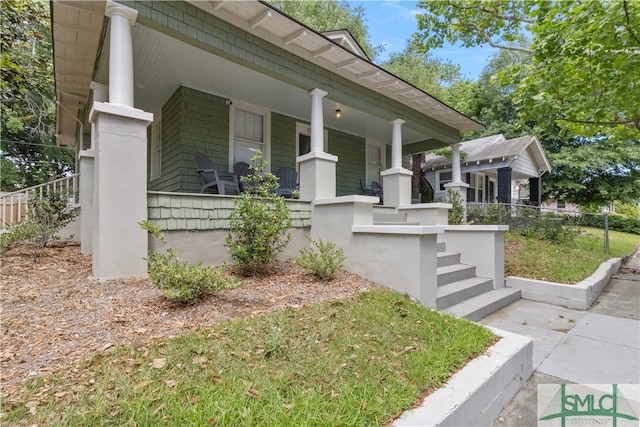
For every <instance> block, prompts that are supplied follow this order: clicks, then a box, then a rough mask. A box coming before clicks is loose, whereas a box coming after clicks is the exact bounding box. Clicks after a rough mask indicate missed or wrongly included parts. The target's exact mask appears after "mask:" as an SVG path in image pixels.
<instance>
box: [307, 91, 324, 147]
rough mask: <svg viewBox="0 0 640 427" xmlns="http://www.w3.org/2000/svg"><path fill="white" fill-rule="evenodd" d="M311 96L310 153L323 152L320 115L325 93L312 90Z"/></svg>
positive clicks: (322, 119)
mask: <svg viewBox="0 0 640 427" xmlns="http://www.w3.org/2000/svg"><path fill="white" fill-rule="evenodd" d="M309 95H310V96H311V151H324V116H323V113H322V98H324V97H325V96H327V92H325V91H324V90H322V89H317V88H316V89H313V90H312V91H310V92H309Z"/></svg>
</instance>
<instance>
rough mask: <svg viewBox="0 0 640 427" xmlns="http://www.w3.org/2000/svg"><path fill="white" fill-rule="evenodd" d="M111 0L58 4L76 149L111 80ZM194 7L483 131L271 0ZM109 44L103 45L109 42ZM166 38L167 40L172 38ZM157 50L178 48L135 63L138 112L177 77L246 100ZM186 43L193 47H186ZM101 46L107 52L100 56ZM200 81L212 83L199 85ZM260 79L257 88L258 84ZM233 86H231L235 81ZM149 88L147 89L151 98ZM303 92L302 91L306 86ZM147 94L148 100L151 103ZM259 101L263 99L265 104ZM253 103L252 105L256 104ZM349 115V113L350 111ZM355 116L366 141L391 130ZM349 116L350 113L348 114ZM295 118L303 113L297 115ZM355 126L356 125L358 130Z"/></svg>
mask: <svg viewBox="0 0 640 427" xmlns="http://www.w3.org/2000/svg"><path fill="white" fill-rule="evenodd" d="M105 3H106V1H104V0H97V1H64V0H52V1H51V22H52V35H53V50H54V73H55V81H56V92H57V118H56V120H57V128H56V132H57V134H56V136H57V143H58V144H64V145H75V144H76V140H77V139H78V138H77V130H78V121H79V119H82V118H81V117H80V114H81V113H82V110H83V109H85V108H86V105H87V103H88V102H89V100H90V85H91V82H92V81H93V80H95V81H97V82H101V83H104V84H107V83H108V76H106V75H105V74H104V73H105V71H106V69H107V68H108V67H106V66H105V64H104V63H102V64H100V63H97V60H98V59H99V58H100V59H101V60H102V61H105V58H108V43H109V40H108V39H109V37H108V36H107V37H104V32H105V31H106V30H107V28H108V25H105V23H106V24H108V20H106V18H105V16H104V10H105ZM189 3H191V4H192V5H193V6H195V7H198V8H200V9H202V10H204V11H206V12H207V13H211V14H213V15H215V16H217V17H219V18H220V19H223V20H225V21H227V22H229V23H230V24H232V25H234V26H236V27H239V28H241V29H243V30H245V31H247V32H249V33H252V34H254V35H256V36H257V37H260V38H262V39H264V40H266V41H267V42H270V43H272V44H274V45H276V46H278V47H280V48H282V49H284V50H286V51H288V52H291V53H292V54H294V55H296V56H298V57H301V58H303V59H305V60H307V61H310V62H312V63H314V64H316V65H318V66H320V67H323V68H325V69H327V70H329V71H331V72H332V73H335V74H337V75H340V76H342V77H344V78H345V79H348V80H349V81H351V82H353V83H354V84H357V85H360V86H363V87H366V88H368V89H370V90H372V91H374V92H377V93H379V94H382V95H383V96H385V97H386V98H388V99H391V100H395V101H397V102H400V103H402V104H404V105H406V106H408V107H409V108H411V109H413V110H415V111H417V112H419V113H421V114H424V115H426V116H428V117H430V118H432V119H434V120H436V121H437V122H440V123H442V124H444V125H445V126H446V127H448V128H450V129H455V130H456V131H457V132H458V133H460V134H461V133H464V132H467V131H470V130H477V129H481V128H482V125H481V124H479V123H477V122H475V121H474V120H472V119H470V118H468V117H466V116H464V115H463V114H461V113H459V112H458V111H456V110H454V109H453V108H451V107H449V106H447V105H445V104H444V103H442V102H440V101H439V100H437V99H436V98H434V97H432V96H431V95H429V94H427V93H426V92H424V91H422V90H420V89H418V88H416V87H415V86H413V85H411V84H409V83H408V82H405V81H404V80H402V79H400V78H398V77H397V76H395V75H393V74H391V73H389V72H387V71H385V70H384V69H382V68H380V67H378V66H377V65H375V64H373V63H371V62H370V61H369V60H368V59H367V58H366V57H363V56H361V55H358V54H356V53H354V51H352V50H350V48H347V47H344V46H342V45H341V44H340V40H337V41H336V40H332V39H331V38H330V37H327V36H325V35H323V34H321V33H319V32H316V31H315V30H313V29H311V28H309V27H307V26H305V25H304V24H302V23H300V22H298V21H296V20H295V19H293V18H291V17H289V16H287V15H285V14H283V13H282V12H280V11H278V10H277V9H274V8H273V7H271V6H270V5H268V4H266V3H263V2H260V1H218V2H216V1H207V2H203V1H190V2H189ZM150 31H152V30H150V29H148V28H144V27H143V26H141V25H136V26H134V44H135V43H138V42H139V41H138V39H137V38H138V37H140V38H144V37H148V36H149V32H150ZM162 36H163V35H162V34H159V33H158V37H157V38H158V40H159V39H161V38H162ZM165 37H166V36H165ZM103 40H104V45H103V44H102V43H103ZM162 40H164V41H166V38H165V39H162ZM174 42H175V43H178V42H179V41H178V40H172V43H174ZM156 45H160V46H161V47H160V48H162V49H164V50H165V53H166V50H168V49H172V50H171V52H173V54H174V56H173V57H171V58H163V60H165V64H167V65H169V66H170V68H168V69H163V68H162V64H157V66H156V68H155V69H153V68H151V69H149V68H143V69H141V68H140V67H142V66H143V65H141V62H142V61H140V60H136V61H134V66H135V67H136V71H135V72H136V76H135V78H136V88H135V89H136V94H135V99H136V107H137V108H144V109H148V111H152V112H155V111H157V110H156V109H157V108H159V106H158V105H160V107H161V105H162V104H159V102H160V101H166V99H167V97H166V94H165V98H164V99H163V100H160V98H159V95H153V94H149V93H150V92H153V91H155V90H156V87H158V86H156V85H158V84H162V83H165V86H167V87H168V86H169V85H168V84H167V83H166V82H164V81H160V79H165V80H166V79H173V80H172V83H175V84H184V85H187V86H190V87H193V88H194V89H199V90H203V91H209V92H211V93H214V94H218V95H222V96H228V97H234V96H238V97H240V96H241V95H242V93H241V92H239V93H240V94H239V95H238V94H236V93H227V94H225V93H224V90H222V89H220V88H224V87H225V86H224V85H223V84H220V83H218V84H219V86H218V89H216V88H215V87H213V90H210V89H211V87H212V86H211V85H209V87H206V84H205V83H207V82H206V78H207V77H203V73H202V72H198V73H195V75H194V76H192V81H191V82H187V83H185V82H184V81H178V80H179V79H182V78H183V76H182V75H181V74H182V73H183V72H184V71H183V70H184V69H185V68H187V67H185V66H184V65H185V62H180V61H183V60H184V58H185V55H186V54H185V53H182V54H181V53H179V51H180V48H179V47H178V48H176V46H173V47H169V48H166V47H167V46H168V45H167V43H164V42H163V43H156ZM182 46H188V45H186V44H183V45H182ZM188 47H189V49H195V48H194V47H193V46H188ZM101 49H103V50H104V51H105V53H107V54H105V55H101V54H100V51H101ZM356 51H357V50H356ZM185 52H186V49H185ZM192 56H194V57H203V54H202V51H199V54H196V55H192ZM213 60H215V61H218V62H216V64H215V65H216V66H223V67H226V68H223V69H224V70H227V71H230V72H231V75H238V73H239V72H240V73H243V74H242V75H244V76H245V77H248V78H247V80H246V81H248V82H252V83H251V84H253V85H254V88H255V87H257V86H258V85H259V84H261V83H265V82H266V83H268V84H269V85H270V86H271V87H282V89H283V90H285V89H287V90H289V91H292V90H293V89H292V88H291V87H289V88H285V87H283V85H284V82H280V81H274V80H273V79H271V78H268V77H267V76H264V75H259V73H257V72H255V71H252V70H248V69H242V70H241V69H240V66H239V65H238V64H231V63H230V61H227V60H223V59H222V58H217V57H216V58H208V59H206V61H213ZM189 61H196V59H189ZM225 61H226V62H225ZM176 64H178V65H176ZM213 69H215V68H213ZM250 72H253V74H252V75H251V76H248V74H247V73H250ZM176 75H177V76H176ZM188 77H189V76H184V78H185V79H186V80H188ZM249 77H250V78H249ZM196 79H205V80H203V81H202V82H201V81H198V82H195V80H196ZM269 79H271V80H269ZM254 81H255V82H257V83H253V82H254ZM258 82H259V83H258ZM227 83H228V82H227ZM245 86H246V85H245ZM226 87H227V88H231V86H230V85H228V84H227V86H226ZM236 88H237V86H236ZM145 89H146V92H147V94H146V95H145ZM309 89H310V88H309ZM167 90H169V89H167ZM173 90H175V89H173ZM245 90H246V89H245ZM297 90H298V91H300V90H299V89H297ZM258 92H259V91H255V90H254V91H252V94H255V96H256V99H255V101H256V102H260V101H261V100H262V99H264V98H265V97H267V96H271V99H272V102H274V104H275V106H274V111H279V112H282V113H284V114H288V113H290V112H291V111H302V110H301V109H300V106H299V104H295V102H293V101H292V100H293V97H289V98H286V97H284V96H282V99H279V100H276V101H274V100H273V99H274V97H273V95H272V94H269V93H266V92H265V93H263V95H260V94H259V93H258ZM145 96H146V97H147V98H145ZM153 96H156V98H155V99H152V98H153ZM260 96H262V99H261V98H260ZM297 99H298V102H299V103H301V102H303V101H302V100H303V99H304V100H305V101H304V102H306V103H307V104H306V105H308V101H306V99H308V98H305V97H304V96H302V95H298V98H297ZM138 100H140V105H138ZM247 100H248V101H251V99H247ZM285 100H286V101H289V102H292V106H284V105H277V104H278V103H280V104H282V103H283V102H284V101H285ZM326 104H330V103H326ZM335 109H336V106H335V103H331V104H330V105H327V107H325V117H326V119H325V124H326V125H327V126H329V127H335V128H336V129H341V126H344V124H345V123H347V120H343V122H342V123H340V122H335V121H334V122H333V123H332V120H335V117H328V120H327V113H329V114H330V113H331V112H335ZM343 112H345V108H343ZM346 112H347V113H349V111H348V109H347V111H346ZM350 113H351V116H350V120H352V124H354V123H355V124H357V125H358V126H360V128H361V129H362V128H367V127H368V128H370V129H368V132H369V135H365V134H363V133H362V132H360V133H355V134H356V135H361V136H365V137H369V136H370V135H376V134H377V135H383V133H381V132H380V129H383V126H386V125H385V124H384V123H387V122H385V119H383V118H380V117H372V116H370V115H367V114H363V112H360V111H351V112H350ZM344 115H345V116H346V114H344ZM293 117H297V116H295V115H293ZM345 119H346V117H345ZM372 119H375V120H372ZM374 121H375V125H374ZM355 124H354V125H353V126H355ZM407 125H408V124H407ZM405 128H406V132H405V131H403V142H404V143H405V144H407V143H416V142H420V141H427V140H430V139H431V138H433V135H428V134H421V133H420V132H415V131H413V130H411V129H410V127H409V126H405ZM342 129H343V130H345V131H347V132H349V131H352V130H353V129H350V128H349V127H348V126H344V127H342ZM405 133H406V137H405ZM385 138H386V137H385ZM442 141H445V142H446V143H452V142H454V141H453V139H448V140H447V139H445V140H441V141H440V142H438V141H437V139H436V140H435V143H434V146H438V144H440V145H441V146H442V145H443V143H442ZM455 142H457V141H455Z"/></svg>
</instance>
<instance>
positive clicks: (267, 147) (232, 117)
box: [228, 100, 271, 172]
mask: <svg viewBox="0 0 640 427" xmlns="http://www.w3.org/2000/svg"><path fill="white" fill-rule="evenodd" d="M228 104H229V172H233V165H235V163H236V160H235V140H236V136H235V133H236V110H238V109H239V110H243V111H247V112H249V113H253V114H258V115H261V116H262V147H263V150H262V158H263V160H265V161H266V162H267V164H266V166H265V172H270V164H271V110H269V109H268V108H264V107H260V106H258V105H254V104H250V103H248V102H244V101H238V100H230V101H228Z"/></svg>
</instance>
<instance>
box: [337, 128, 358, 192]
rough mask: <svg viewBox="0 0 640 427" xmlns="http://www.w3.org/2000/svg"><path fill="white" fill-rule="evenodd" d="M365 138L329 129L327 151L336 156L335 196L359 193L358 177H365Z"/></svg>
mask: <svg viewBox="0 0 640 427" xmlns="http://www.w3.org/2000/svg"><path fill="white" fill-rule="evenodd" d="M365 150H366V140H365V139H364V138H360V137H358V136H354V135H349V134H347V133H344V132H339V131H337V130H333V129H329V150H328V151H329V153H331V154H333V155H335V156H338V164H337V165H336V196H346V195H350V194H361V193H362V190H361V188H360V179H362V180H364V179H365V175H366V173H365V171H366V169H365V167H366V166H365Z"/></svg>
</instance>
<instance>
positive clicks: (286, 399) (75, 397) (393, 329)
mask: <svg viewBox="0 0 640 427" xmlns="http://www.w3.org/2000/svg"><path fill="white" fill-rule="evenodd" d="M495 340H496V337H495V336H494V335H493V334H492V333H491V332H490V331H489V330H488V329H485V328H484V327H482V326H479V325H476V324H474V323H472V322H469V321H466V320H460V319H456V318H454V317H451V316H449V315H445V314H442V313H440V312H434V311H431V310H429V309H426V308H424V307H423V306H421V305H420V304H418V303H414V302H412V301H410V300H409V299H408V298H406V297H405V296H402V295H399V294H397V293H395V292H390V291H375V292H366V293H363V294H361V295H359V296H357V297H354V298H352V299H348V300H339V301H333V302H327V303H321V304H315V305H311V306H308V307H305V308H302V309H299V310H292V309H287V310H284V311H281V312H277V313H273V314H269V315H265V316H259V317H252V318H246V319H241V320H236V321H229V322H224V323H220V324H217V325H216V326H214V327H212V328H211V329H205V330H200V331H197V332H194V333H189V334H186V335H183V336H180V337H176V338H172V339H162V340H157V341H155V342H154V343H152V344H151V345H150V346H148V347H118V348H116V349H115V350H113V351H110V352H107V353H104V354H100V355H97V356H95V357H94V359H93V360H92V361H91V362H90V363H87V364H86V365H85V366H82V367H78V368H77V369H70V370H67V371H65V372H62V373H59V374H56V375H55V376H52V377H49V378H45V379H35V380H33V381H31V382H29V383H28V384H27V386H26V387H25V388H24V389H23V391H21V392H20V393H19V394H17V395H15V396H11V397H9V398H6V399H4V400H3V402H2V405H3V408H2V411H3V414H2V418H0V420H1V421H2V422H3V423H7V425H29V426H30V425H36V424H37V425H42V426H44V425H46V426H56V425H60V426H107V425H110V426H120V425H128V426H134V425H135V426H164V425H166V426H188V425H192V426H196V425H197V426H207V425H215V426H238V425H247V426H300V425H308V424H309V423H312V424H315V425H327V426H337V425H340V426H374V425H383V424H384V423H385V422H386V421H388V420H390V419H392V418H394V417H395V416H396V415H398V414H399V413H400V412H401V411H403V410H405V409H407V408H410V407H412V405H414V404H415V403H416V401H417V399H419V398H420V396H421V395H423V394H425V393H426V392H429V391H431V390H434V389H437V388H438V387H440V386H441V385H442V384H443V383H444V382H445V381H446V380H447V378H448V377H449V376H450V375H451V374H453V373H454V372H456V371H457V370H459V369H460V368H461V367H462V366H464V364H465V363H467V361H469V360H470V359H472V358H473V357H475V356H476V355H478V354H479V353H482V352H483V351H484V350H485V349H486V348H487V347H488V346H489V345H491V344H492V343H493V342H495Z"/></svg>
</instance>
